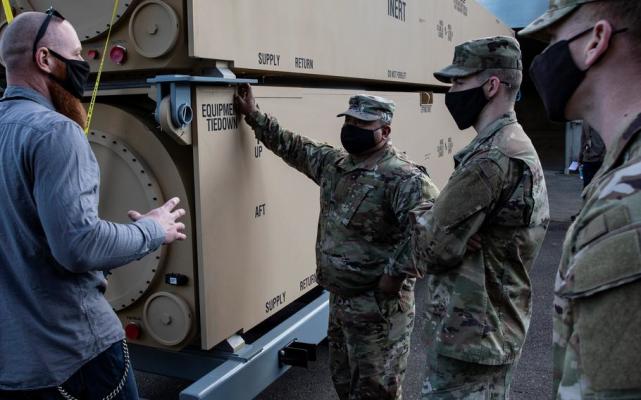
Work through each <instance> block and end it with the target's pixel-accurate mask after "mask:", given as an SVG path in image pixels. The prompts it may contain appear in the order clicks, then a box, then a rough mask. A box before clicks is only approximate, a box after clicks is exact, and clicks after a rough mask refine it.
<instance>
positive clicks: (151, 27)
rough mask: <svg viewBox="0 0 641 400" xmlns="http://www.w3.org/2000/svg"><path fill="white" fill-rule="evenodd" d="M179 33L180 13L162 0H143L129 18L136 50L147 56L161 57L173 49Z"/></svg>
mask: <svg viewBox="0 0 641 400" xmlns="http://www.w3.org/2000/svg"><path fill="white" fill-rule="evenodd" d="M179 33H180V22H179V19H178V15H176V12H175V11H174V9H173V8H171V6H169V5H168V4H166V3H164V2H162V1H157V0H145V1H143V2H142V3H140V5H138V7H136V8H135V9H134V11H133V13H132V14H131V18H130V19H129V37H130V38H131V41H132V42H133V44H134V47H135V48H136V51H138V53H140V54H141V55H142V56H144V57H147V58H156V57H161V56H163V55H165V54H167V53H168V52H169V51H171V49H173V48H174V46H175V45H176V41H177V40H178V35H179Z"/></svg>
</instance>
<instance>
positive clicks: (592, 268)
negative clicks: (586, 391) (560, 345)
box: [557, 229, 641, 391]
mask: <svg viewBox="0 0 641 400" xmlns="http://www.w3.org/2000/svg"><path fill="white" fill-rule="evenodd" d="M640 240H641V236H640V235H639V231H638V230H637V229H625V230H623V231H621V230H618V231H615V232H612V233H608V234H605V235H603V236H600V237H599V238H598V239H597V240H594V241H593V242H591V243H589V245H586V246H585V247H584V248H583V249H582V250H580V251H579V252H578V253H577V254H576V256H575V258H574V262H573V264H572V265H570V266H569V268H568V273H567V275H568V276H567V277H566V279H565V281H566V284H565V285H564V286H562V287H561V288H560V289H559V290H557V295H559V296H561V297H565V298H568V299H570V300H571V301H572V303H573V309H574V311H575V312H574V319H575V326H574V329H575V331H576V332H577V334H578V336H579V352H580V359H581V364H582V369H583V371H584V373H585V376H586V377H587V378H588V381H589V385H590V387H591V388H592V389H594V390H595V391H609V390H625V389H634V388H639V386H641V384H640V382H641V368H639V354H641V341H640V340H639V337H638V334H639V332H640V331H641V313H640V312H639V310H640V309H641V244H640Z"/></svg>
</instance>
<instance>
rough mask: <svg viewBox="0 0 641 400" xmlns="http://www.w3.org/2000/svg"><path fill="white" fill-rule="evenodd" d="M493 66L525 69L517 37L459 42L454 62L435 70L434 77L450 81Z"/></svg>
mask: <svg viewBox="0 0 641 400" xmlns="http://www.w3.org/2000/svg"><path fill="white" fill-rule="evenodd" d="M493 68H498V69H518V70H519V71H521V70H523V63H522V62H521V47H520V46H519V42H517V41H516V39H514V38H513V37H510V36H494V37H487V38H483V39H476V40H470V41H469V42H465V43H462V44H459V45H458V46H456V48H455V49H454V61H452V64H451V65H448V66H447V67H445V68H443V69H442V70H440V71H439V72H435V73H434V77H436V79H438V80H439V81H441V82H445V83H450V82H451V81H452V78H462V77H466V76H470V75H474V74H476V73H479V72H481V71H483V70H486V69H493Z"/></svg>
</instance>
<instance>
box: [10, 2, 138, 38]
mask: <svg viewBox="0 0 641 400" xmlns="http://www.w3.org/2000/svg"><path fill="white" fill-rule="evenodd" d="M132 3H135V0H121V1H120V2H119V3H118V9H117V10H116V20H115V21H114V25H116V24H117V22H118V21H119V20H121V19H122V17H123V15H125V13H126V12H127V9H129V7H131V5H132ZM15 4H16V8H17V10H18V12H24V11H40V12H45V11H47V9H48V8H49V7H53V8H55V9H56V10H57V11H58V12H59V13H60V14H61V15H62V16H64V17H65V18H66V19H67V20H68V21H69V22H71V25H73V27H74V28H75V29H76V32H78V37H79V38H80V40H81V41H85V40H91V39H93V38H95V37H97V36H100V35H102V34H103V33H105V32H107V30H108V29H109V24H110V23H111V13H112V11H113V6H114V3H113V1H105V0H83V1H77V0H16V1H15Z"/></svg>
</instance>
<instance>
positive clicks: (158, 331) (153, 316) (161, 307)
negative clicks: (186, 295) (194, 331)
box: [142, 292, 192, 346]
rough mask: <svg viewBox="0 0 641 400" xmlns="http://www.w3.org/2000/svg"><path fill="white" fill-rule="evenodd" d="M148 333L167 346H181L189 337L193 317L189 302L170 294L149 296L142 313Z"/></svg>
mask: <svg viewBox="0 0 641 400" xmlns="http://www.w3.org/2000/svg"><path fill="white" fill-rule="evenodd" d="M142 317H143V322H144V323H145V327H146V331H147V333H149V335H151V337H153V338H154V339H155V340H156V341H157V342H158V343H160V344H163V345H165V346H175V345H177V344H180V343H181V342H182V341H183V340H185V339H186V338H187V336H188V335H189V331H190V329H191V326H192V323H191V322H192V321H191V319H192V315H191V311H190V310H189V306H188V305H187V302H185V300H183V299H182V298H181V297H179V296H177V295H175V294H173V293H168V292H157V293H154V294H152V295H151V296H149V298H148V299H147V301H146V302H145V307H144V309H143V313H142Z"/></svg>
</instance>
